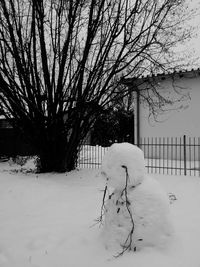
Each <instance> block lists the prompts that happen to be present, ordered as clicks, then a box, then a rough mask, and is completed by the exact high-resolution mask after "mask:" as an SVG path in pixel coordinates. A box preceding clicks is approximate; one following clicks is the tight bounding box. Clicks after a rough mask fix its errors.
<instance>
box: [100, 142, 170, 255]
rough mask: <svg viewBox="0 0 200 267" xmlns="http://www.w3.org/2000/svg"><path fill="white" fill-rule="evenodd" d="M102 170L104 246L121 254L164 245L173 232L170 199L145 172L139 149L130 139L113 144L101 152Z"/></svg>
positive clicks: (142, 155) (141, 153)
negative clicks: (104, 180)
mask: <svg viewBox="0 0 200 267" xmlns="http://www.w3.org/2000/svg"><path fill="white" fill-rule="evenodd" d="M101 173H102V175H103V176H104V178H105V179H106V191H107V192H108V195H109V196H108V199H107V200H106V201H105V203H104V201H103V204H104V205H102V207H103V212H102V218H103V233H102V236H103V240H104V243H105V246H106V248H107V249H111V250H114V251H117V252H119V255H121V254H123V253H124V252H125V251H128V250H132V251H138V250H140V249H141V248H143V247H146V246H159V247H160V246H161V247H163V246H165V245H166V243H167V241H168V240H169V238H170V236H171V235H172V232H173V231H172V225H171V221H170V214H169V199H168V197H167V195H166V193H165V192H164V191H163V190H162V188H161V186H160V185H159V183H158V182H157V181H156V180H154V179H153V178H151V177H150V176H148V175H147V174H146V170H145V161H144V154H143V152H142V150H141V149H139V148H138V147H137V146H134V145H132V144H129V143H115V144H113V145H112V146H111V147H110V148H109V150H108V152H107V153H106V154H105V156H104V159H103V162H102V172H101ZM104 196H105V192H104Z"/></svg>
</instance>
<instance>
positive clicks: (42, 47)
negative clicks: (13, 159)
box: [0, 0, 190, 171]
mask: <svg viewBox="0 0 200 267" xmlns="http://www.w3.org/2000/svg"><path fill="white" fill-rule="evenodd" d="M184 2H185V1H184V0H116V1H113V0H73V1H71V0H59V1H55V0H10V1H7V0H0V107H1V110H2V112H3V114H4V115H5V116H6V118H8V119H12V118H14V120H12V123H13V124H14V126H15V127H17V128H18V129H20V131H22V132H23V133H24V135H25V136H26V137H27V139H28V140H29V142H30V143H31V144H33V146H34V147H36V148H37V151H38V156H39V157H40V161H41V171H66V170H71V169H73V168H74V167H75V164H76V159H77V153H78V148H79V146H80V145H81V144H82V143H83V141H84V138H85V137H86V135H87V133H88V131H89V130H90V128H91V127H92V125H93V124H94V122H95V120H96V119H97V118H98V116H99V115H100V114H101V113H102V110H103V109H105V108H106V107H107V106H110V105H112V103H114V102H115V101H113V99H114V98H119V92H120V94H121V95H120V97H123V96H125V95H127V94H128V93H130V92H129V90H128V89H126V88H125V87H124V90H118V87H119V84H120V80H121V77H122V76H123V77H127V76H129V75H132V76H134V77H136V78H137V77H140V76H141V75H143V74H144V73H146V72H148V73H154V72H158V71H163V70H169V69H171V68H174V66H175V64H174V62H173V47H174V46H175V45H176V44H177V43H178V42H181V41H183V40H185V39H187V38H189V37H190V31H189V29H187V28H184V27H183V23H184V21H185V20H186V19H187V18H188V16H189V14H190V13H189V12H187V7H186V6H185V4H184Z"/></svg>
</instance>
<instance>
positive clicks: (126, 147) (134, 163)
mask: <svg viewBox="0 0 200 267" xmlns="http://www.w3.org/2000/svg"><path fill="white" fill-rule="evenodd" d="M125 168H127V170H128V175H129V179H128V181H127V182H128V186H136V185H137V184H139V183H141V182H142V180H143V179H144V176H145V174H146V170H145V163H144V154H143V152H142V150H141V149H139V148H138V147H137V146H134V145H132V144H129V143H115V144H113V145H112V146H111V147H110V148H109V150H108V151H107V153H106V154H105V156H104V158H103V162H102V174H103V175H104V176H106V179H107V183H108V186H111V187H114V188H124V187H125V185H126V172H125Z"/></svg>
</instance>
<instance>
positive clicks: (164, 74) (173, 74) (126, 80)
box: [121, 68, 200, 86]
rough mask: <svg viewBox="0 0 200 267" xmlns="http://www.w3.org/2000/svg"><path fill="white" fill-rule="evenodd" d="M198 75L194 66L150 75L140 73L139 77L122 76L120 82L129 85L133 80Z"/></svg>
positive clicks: (199, 70)
mask: <svg viewBox="0 0 200 267" xmlns="http://www.w3.org/2000/svg"><path fill="white" fill-rule="evenodd" d="M197 76H200V68H196V69H190V70H187V69H185V70H179V71H172V72H170V71H169V72H162V73H157V74H151V75H142V76H141V77H139V78H136V77H133V78H122V79H121V82H122V84H124V85H127V86H128V85H131V84H133V82H135V81H138V80H140V81H145V80H149V79H161V80H165V79H166V78H169V77H179V78H183V77H197Z"/></svg>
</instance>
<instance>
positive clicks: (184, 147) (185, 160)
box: [183, 135, 187, 175]
mask: <svg viewBox="0 0 200 267" xmlns="http://www.w3.org/2000/svg"><path fill="white" fill-rule="evenodd" d="M183 157H184V158H183V160H184V175H187V158H186V157H187V155H186V135H184V136H183Z"/></svg>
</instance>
